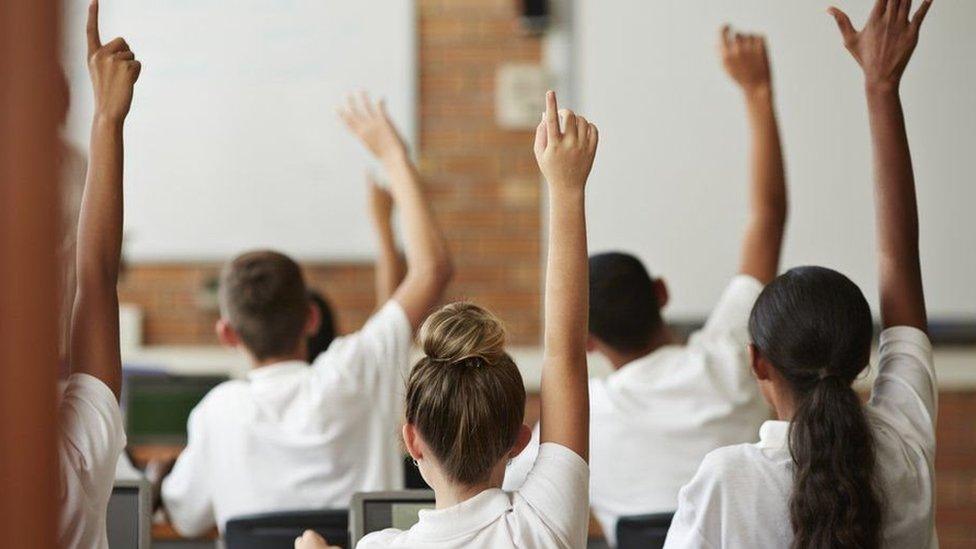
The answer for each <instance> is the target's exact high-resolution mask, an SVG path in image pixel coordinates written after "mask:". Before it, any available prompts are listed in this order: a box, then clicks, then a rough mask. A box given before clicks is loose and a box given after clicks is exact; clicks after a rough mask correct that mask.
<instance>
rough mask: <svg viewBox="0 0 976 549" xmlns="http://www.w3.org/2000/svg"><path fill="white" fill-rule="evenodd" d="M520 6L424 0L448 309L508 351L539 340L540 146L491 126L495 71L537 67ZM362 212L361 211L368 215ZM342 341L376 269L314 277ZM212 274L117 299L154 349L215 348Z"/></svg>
mask: <svg viewBox="0 0 976 549" xmlns="http://www.w3.org/2000/svg"><path fill="white" fill-rule="evenodd" d="M515 8H516V2H515V0H419V1H418V12H419V13H418V17H419V20H418V21H419V28H420V40H419V48H420V51H419V56H420V58H419V65H420V151H419V152H420V171H421V173H422V175H423V176H424V179H425V183H426V185H427V188H428V190H429V195H430V197H431V200H432V203H433V206H434V210H435V212H436V214H437V217H438V219H439V220H440V222H441V224H442V226H443V228H444V230H445V231H446V233H447V235H448V239H449V241H450V247H451V250H452V252H453V253H454V258H455V264H456V267H457V271H456V272H457V275H456V279H455V281H454V283H453V284H452V285H451V287H450V289H449V290H448V294H449V295H448V297H449V299H457V298H464V299H470V300H473V301H476V302H478V303H479V304H481V305H484V306H487V307H489V308H491V309H492V310H493V311H495V312H496V313H497V314H499V315H501V316H502V318H504V319H505V321H506V322H507V324H508V327H509V330H510V331H511V334H512V340H513V341H514V342H517V343H523V344H525V343H536V342H538V339H539V333H540V328H541V327H540V319H539V312H540V280H541V273H540V254H541V248H540V242H539V235H540V216H539V209H540V194H539V192H540V187H539V179H538V175H537V169H536V166H535V161H534V159H533V156H532V151H531V147H532V135H531V133H530V132H524V131H516V132H512V131H503V130H501V129H499V128H498V127H497V126H496V125H495V123H494V89H493V88H494V77H495V69H496V67H497V66H498V65H499V64H500V63H502V62H507V61H522V62H538V61H539V60H540V45H539V41H538V39H533V38H528V37H523V36H522V34H521V33H520V32H519V30H518V20H517V17H516V9H515ZM364 212H365V205H364ZM305 267H306V273H307V274H308V276H309V280H310V285H312V286H314V287H317V288H319V289H321V290H323V291H324V292H325V293H326V294H327V295H328V296H329V298H330V299H331V300H332V302H333V305H334V306H335V307H336V309H337V312H338V320H339V326H340V330H342V331H349V330H353V329H355V328H357V327H358V326H359V325H361V324H362V322H363V321H364V320H365V318H366V317H367V315H368V314H369V312H370V311H371V310H372V308H373V306H374V303H373V297H372V296H373V294H372V266H371V265H369V264H314V265H306V266H305ZM218 268H219V266H218V265H216V264H178V263H170V264H136V265H131V266H130V267H129V271H128V273H127V275H126V277H125V279H124V280H123V283H122V287H121V299H122V300H123V301H124V302H129V303H135V304H138V305H140V306H142V307H143V312H144V315H145V326H144V327H145V333H144V340H145V342H146V343H147V344H150V345H158V344H182V345H192V344H212V343H216V340H215V338H214V336H213V321H214V320H215V313H214V312H213V311H211V310H208V309H206V308H201V307H198V295H199V291H200V288H201V287H203V286H204V285H205V284H206V283H207V281H208V280H210V279H212V278H213V277H214V276H215V274H216V271H217V269H218Z"/></svg>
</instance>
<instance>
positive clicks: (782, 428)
mask: <svg viewBox="0 0 976 549" xmlns="http://www.w3.org/2000/svg"><path fill="white" fill-rule="evenodd" d="M789 437H790V422H789V421H777V420H769V421H766V422H764V423H763V424H762V427H760V428H759V444H758V446H759V447H760V448H770V449H780V448H786V447H787V445H788V444H789Z"/></svg>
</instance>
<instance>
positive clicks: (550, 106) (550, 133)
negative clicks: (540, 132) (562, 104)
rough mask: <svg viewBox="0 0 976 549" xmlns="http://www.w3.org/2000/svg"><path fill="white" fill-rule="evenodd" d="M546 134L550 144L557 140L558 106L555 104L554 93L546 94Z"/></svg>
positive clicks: (558, 134)
mask: <svg viewBox="0 0 976 549" xmlns="http://www.w3.org/2000/svg"><path fill="white" fill-rule="evenodd" d="M546 133H547V138H548V139H549V141H550V142H555V141H558V140H559V137H560V133H559V106H558V105H557V103H556V92H554V91H552V90H549V91H548V92H547V93H546Z"/></svg>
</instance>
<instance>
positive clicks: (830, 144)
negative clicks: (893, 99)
mask: <svg viewBox="0 0 976 549" xmlns="http://www.w3.org/2000/svg"><path fill="white" fill-rule="evenodd" d="M916 4H917V2H916ZM870 5H871V2H867V1H850V0H848V1H840V2H838V7H840V8H842V9H845V10H846V11H847V12H848V14H849V15H850V16H851V18H852V20H853V21H854V22H855V25H856V26H858V27H860V23H861V22H862V21H863V20H864V19H865V18H866V16H867V12H868V10H869V9H870ZM827 6H828V4H827V3H826V2H783V1H782V0H736V1H735V2H729V1H728V0H655V1H653V2H648V1H643V0H631V1H628V0H601V1H600V2H592V1H588V0H577V2H576V7H575V13H574V26H575V28H574V47H573V55H574V56H575V63H574V65H575V74H574V78H573V81H574V85H575V92H576V94H577V96H578V97H579V99H580V101H579V103H580V104H579V105H578V106H579V109H580V110H581V111H582V112H583V113H584V114H585V115H587V116H588V117H590V119H591V120H593V121H595V122H596V123H597V124H598V125H599V126H600V140H601V143H600V151H599V152H598V154H597V161H596V165H595V167H594V171H593V175H592V177H591V182H590V184H589V186H588V188H589V192H588V197H587V200H588V223H589V231H590V248H591V250H592V251H601V250H610V249H619V250H624V251H630V252H633V253H636V254H637V255H639V256H640V257H641V258H642V259H643V260H644V262H645V264H646V265H647V266H648V268H649V269H650V270H651V271H652V272H653V274H654V275H657V276H663V277H664V278H665V280H666V281H667V282H668V284H669V287H670V289H671V305H669V307H668V309H667V311H666V312H667V313H668V314H669V316H671V317H673V318H677V319H689V320H691V319H697V318H701V317H703V316H704V315H706V314H707V313H708V312H709V311H710V310H711V307H712V306H714V304H715V301H716V300H717V299H718V297H719V295H720V294H721V291H722V289H723V288H724V286H725V285H726V284H727V283H728V281H729V279H730V277H731V276H732V275H733V274H734V272H735V270H736V268H737V267H738V257H739V249H740V242H741V237H742V232H743V227H744V224H745V221H746V215H747V209H746V208H747V201H746V199H747V188H748V187H747V185H748V163H747V160H748V159H747V155H748V137H749V134H748V127H747V124H746V115H745V108H744V105H743V103H742V99H741V94H740V92H739V91H738V89H736V88H735V87H734V85H733V84H732V83H731V81H730V80H729V79H728V78H727V77H726V75H725V73H724V72H723V70H722V68H721V65H720V63H719V60H718V57H717V55H716V44H717V33H718V28H719V27H720V25H721V24H722V23H723V22H726V21H728V22H730V23H732V24H734V25H738V26H740V27H741V28H743V29H746V30H757V31H761V32H764V33H766V34H767V35H768V37H769V44H770V47H771V52H772V63H773V73H774V79H775V86H776V106H777V109H778V112H779V115H780V124H781V131H782V135H783V142H784V148H785V154H786V161H787V168H788V172H789V173H788V176H789V190H790V195H791V196H790V208H791V211H790V219H789V226H788V229H787V239H786V244H785V256H784V261H783V266H784V268H788V267H791V266H796V265H801V264H820V265H825V266H829V267H832V268H835V269H838V270H840V271H841V272H843V273H845V274H847V275H848V276H849V277H851V278H852V279H853V280H854V281H855V282H857V283H858V284H859V285H860V286H861V288H862V290H863V291H864V293H865V295H867V296H868V298H869V299H870V300H871V302H872V308H873V310H874V311H875V313H876V314H877V298H876V294H877V283H876V275H875V255H874V250H875V242H874V227H873V209H872V190H871V183H872V179H871V173H872V172H871V155H870V152H871V151H870V141H869V134H868V125H867V113H866V107H865V100H864V94H863V91H862V89H863V87H862V77H861V73H860V69H859V68H858V67H857V65H856V63H855V62H854V60H853V59H852V58H851V56H850V55H849V54H848V53H847V51H845V50H844V48H843V46H842V44H841V40H840V37H839V33H838V31H837V28H836V25H835V24H834V21H833V19H831V18H830V17H829V16H828V15H827V14H826V13H825V8H826V7H827ZM973 21H976V2H969V1H944V2H936V3H935V5H934V6H933V9H932V11H931V12H930V13H929V16H928V18H927V19H926V24H925V26H924V28H923V29H922V37H921V41H920V45H919V47H918V50H917V51H916V52H915V57H914V59H912V62H911V64H910V65H909V68H908V72H907V74H906V76H905V79H904V82H903V84H902V99H903V102H904V105H905V111H906V118H907V124H908V131H909V139H910V141H911V146H912V152H913V157H914V161H915V171H916V179H917V184H918V199H919V207H920V221H921V252H922V264H923V271H924V281H925V290H926V296H927V299H928V303H929V309H930V316H932V317H933V318H937V319H941V320H964V319H970V320H971V319H974V318H976V215H974V212H976V71H974V70H973V69H974V65H973V61H972V60H973V59H974V58H976V35H974V34H973V33H972V29H971V25H972V22H973Z"/></svg>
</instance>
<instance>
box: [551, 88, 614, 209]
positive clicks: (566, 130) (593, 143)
mask: <svg viewBox="0 0 976 549" xmlns="http://www.w3.org/2000/svg"><path fill="white" fill-rule="evenodd" d="M560 117H561V118H562V119H563V127H562V129H560V127H559V126H560V124H559V119H560ZM599 140H600V136H599V132H598V131H597V129H596V126H594V125H593V124H591V123H589V122H588V121H587V120H586V119H585V118H583V117H582V116H579V115H577V114H576V113H574V112H573V111H570V110H565V109H564V110H562V111H560V110H559V108H558V106H557V104H556V93H555V92H553V91H550V92H549V93H547V94H546V115H545V117H544V118H543V119H542V122H540V123H539V127H538V128H536V132H535V159H536V162H538V163H539V169H540V170H542V175H544V176H545V178H546V181H548V182H549V185H550V186H551V187H560V188H567V189H579V190H582V189H583V188H584V187H585V185H586V178H587V177H588V176H589V175H590V169H592V168H593V158H594V156H595V155H596V147H597V143H598V142H599Z"/></svg>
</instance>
